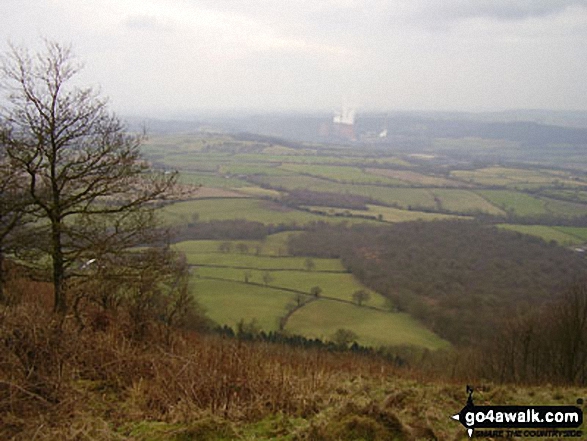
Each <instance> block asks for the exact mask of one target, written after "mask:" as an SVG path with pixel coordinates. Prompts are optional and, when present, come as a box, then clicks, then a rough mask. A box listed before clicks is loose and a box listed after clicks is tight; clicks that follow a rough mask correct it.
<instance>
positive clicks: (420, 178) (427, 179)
mask: <svg viewBox="0 0 587 441" xmlns="http://www.w3.org/2000/svg"><path fill="white" fill-rule="evenodd" d="M365 171H366V172H367V173H371V174H374V175H378V176H386V177H388V178H393V179H398V180H400V181H403V182H407V183H409V184H410V185H415V186H418V187H462V186H464V185H465V184H463V183H462V182H459V181H455V180H452V179H446V178H442V177H438V176H430V175H424V174H422V173H417V172H415V171H412V170H392V169H386V168H369V169H367V170H365Z"/></svg>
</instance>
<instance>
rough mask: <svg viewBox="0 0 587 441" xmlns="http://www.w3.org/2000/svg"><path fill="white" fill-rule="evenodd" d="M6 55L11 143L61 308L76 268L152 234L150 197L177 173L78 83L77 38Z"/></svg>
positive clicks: (7, 141)
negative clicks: (156, 162) (163, 167)
mask: <svg viewBox="0 0 587 441" xmlns="http://www.w3.org/2000/svg"><path fill="white" fill-rule="evenodd" d="M2 61H3V63H2V68H1V71H0V73H1V78H2V87H3V90H4V91H5V95H6V100H5V102H4V105H3V107H2V120H3V125H4V127H5V129H4V131H3V133H4V135H3V145H4V147H5V152H6V155H7V158H8V159H9V162H10V164H11V166H12V167H13V168H14V171H15V173H16V175H17V176H18V177H19V180H20V182H21V185H23V187H24V188H26V193H27V197H28V198H29V199H30V202H31V204H32V205H33V206H34V207H35V209H36V210H37V214H38V218H39V221H38V222H36V226H37V230H38V231H37V232H36V234H37V235H38V236H39V237H40V238H43V240H40V241H39V242H38V245H39V246H42V247H44V248H45V249H44V251H45V252H46V253H48V254H49V256H50V257H51V263H52V280H53V284H54V291H55V310H56V311H60V312H65V311H66V310H67V308H68V302H67V298H66V289H65V283H66V280H67V278H68V270H69V269H70V268H71V267H73V266H74V265H76V264H78V263H79V262H80V259H89V258H100V257H105V256H107V255H108V254H110V253H114V252H117V251H121V250H123V249H127V248H129V247H131V246H136V245H137V244H144V243H146V242H148V239H149V238H150V237H148V234H147V232H148V231H150V228H149V227H151V226H152V221H153V214H152V208H153V204H152V203H153V202H154V201H156V200H158V199H161V198H163V197H164V195H165V192H166V191H167V190H169V188H170V187H171V186H172V185H173V183H174V179H175V177H174V176H173V175H172V176H164V175H160V174H156V173H153V172H151V171H150V170H149V167H148V164H147V163H146V162H145V161H143V160H142V158H141V154H140V150H139V147H140V143H141V141H142V140H143V135H129V134H127V132H126V130H125V127H124V125H123V124H122V123H121V121H120V120H119V119H118V118H117V117H116V116H115V115H113V114H112V113H111V112H110V111H109V110H108V107H107V101H106V100H105V99H104V98H101V97H100V94H99V92H98V91H96V90H94V89H93V88H83V87H79V86H77V85H76V82H77V74H78V73H79V71H80V69H81V65H80V63H78V62H77V61H76V59H75V57H74V56H73V54H72V51H71V49H70V48H69V47H67V46H63V45H61V44H58V43H54V42H50V41H47V42H46V44H45V49H44V51H43V52H39V53H37V54H33V55H31V54H30V53H29V51H27V50H25V49H21V48H17V47H12V50H11V51H10V52H9V53H8V54H7V55H6V56H5V57H4V59H3V60H2Z"/></svg>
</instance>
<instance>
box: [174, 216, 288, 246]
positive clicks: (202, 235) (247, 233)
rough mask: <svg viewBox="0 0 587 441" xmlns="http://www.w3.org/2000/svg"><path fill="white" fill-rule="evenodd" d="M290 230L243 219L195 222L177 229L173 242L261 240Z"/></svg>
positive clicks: (282, 226) (286, 227)
mask: <svg viewBox="0 0 587 441" xmlns="http://www.w3.org/2000/svg"><path fill="white" fill-rule="evenodd" d="M291 229H292V227H291V225H285V224H283V225H281V224H280V225H265V224H263V223H261V222H255V221H248V220H244V219H234V220H232V219H229V220H215V221H196V222H191V223H190V224H189V225H186V226H183V227H181V228H178V229H177V231H175V232H174V240H175V241H178V242H181V241H184V240H263V239H265V238H266V237H267V236H268V235H269V234H274V233H280V232H282V231H288V230H291Z"/></svg>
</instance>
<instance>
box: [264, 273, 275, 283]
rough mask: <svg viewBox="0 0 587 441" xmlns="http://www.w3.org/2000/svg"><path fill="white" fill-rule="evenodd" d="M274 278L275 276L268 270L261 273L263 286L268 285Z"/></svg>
mask: <svg viewBox="0 0 587 441" xmlns="http://www.w3.org/2000/svg"><path fill="white" fill-rule="evenodd" d="M274 280H275V278H274V277H273V276H272V275H271V273H270V272H269V271H265V272H264V273H263V283H264V284H265V286H268V285H269V284H270V283H271V282H273V281H274Z"/></svg>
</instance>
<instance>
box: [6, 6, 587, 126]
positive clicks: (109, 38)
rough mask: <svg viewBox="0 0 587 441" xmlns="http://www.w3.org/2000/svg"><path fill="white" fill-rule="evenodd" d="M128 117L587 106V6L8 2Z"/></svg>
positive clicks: (9, 30) (9, 34) (31, 37)
mask: <svg viewBox="0 0 587 441" xmlns="http://www.w3.org/2000/svg"><path fill="white" fill-rule="evenodd" d="M0 37H1V38H0V40H1V41H0V49H1V50H2V51H5V50H6V49H7V47H8V41H12V42H13V43H15V44H17V45H22V46H27V47H30V48H35V47H39V46H40V45H41V44H40V43H41V39H40V38H41V37H47V38H49V39H52V40H56V41H59V42H64V43H71V44H72V46H73V49H74V51H75V53H76V54H77V55H78V56H79V58H80V59H82V60H83V61H84V62H85V69H84V71H83V80H84V82H85V83H86V84H99V85H100V87H101V90H102V92H103V94H104V95H106V96H109V97H110V100H111V101H110V102H111V107H112V108H113V109H114V110H115V111H117V112H118V113H122V114H127V115H130V114H133V115H140V116H146V115H154V116H177V115H180V114H182V113H183V114H186V113H187V114H189V113H193V114H197V113H202V111H203V110H226V109H250V110H257V111H258V110H267V111H272V110H299V111H308V110H311V111H331V110H334V109H337V108H339V107H340V106H341V105H342V104H343V102H344V103H346V104H348V105H350V106H353V107H356V108H357V109H359V110H466V111H484V110H491V111H495V110H507V109H537V108H539V109H555V110H587V0H443V1H440V0H174V1H171V0H1V1H0Z"/></svg>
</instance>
